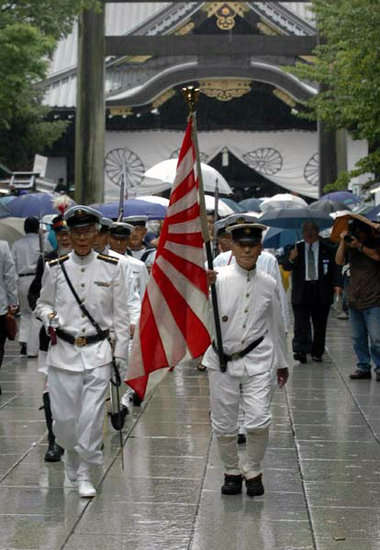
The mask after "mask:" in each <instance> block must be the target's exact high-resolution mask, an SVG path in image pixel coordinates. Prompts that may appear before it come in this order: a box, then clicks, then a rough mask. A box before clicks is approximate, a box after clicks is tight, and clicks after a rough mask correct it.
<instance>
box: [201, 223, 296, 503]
mask: <svg viewBox="0 0 380 550" xmlns="http://www.w3.org/2000/svg"><path fill="white" fill-rule="evenodd" d="M263 229H265V226H263V225H261V224H258V223H246V224H238V225H235V226H231V227H229V228H228V231H229V232H230V233H231V237H232V251H233V254H234V256H235V258H236V263H234V264H231V265H229V266H226V267H222V268H221V269H220V270H218V275H217V278H216V289H217V294H218V302H219V314H220V319H221V330H222V337H223V347H224V354H225V359H226V361H227V370H226V372H222V371H221V370H220V364H219V358H218V354H217V352H216V350H215V344H213V346H210V348H209V349H208V350H207V352H206V354H205V356H204V358H203V361H202V363H203V364H204V365H205V366H207V368H208V375H209V381H210V401H211V421H212V427H213V431H214V433H215V435H216V438H217V444H218V450H219V454H220V457H221V459H222V461H223V464H224V472H225V475H224V485H223V486H222V493H223V494H225V495H235V494H239V493H241V491H242V482H243V477H244V478H245V482H246V488H247V495H249V496H252V497H253V496H258V495H262V494H263V493H264V486H263V483H262V461H263V458H264V454H265V450H266V447H267V443H268V433H269V426H270V424H271V411H270V405H271V398H272V394H273V391H274V388H275V381H276V379H277V382H278V384H279V386H280V387H282V386H283V385H284V384H285V383H286V381H287V379H288V363H287V352H286V342H285V333H284V328H283V322H282V318H281V305H280V297H279V289H278V285H277V283H276V281H275V280H274V279H273V278H272V277H271V276H270V275H267V274H266V273H264V272H262V271H258V270H256V262H257V259H258V257H259V255H260V252H261V249H262V247H261V235H262V231H263ZM211 273H212V272H211ZM240 400H241V401H242V403H243V407H244V410H245V427H246V430H247V449H246V450H247V453H246V455H245V456H244V459H243V458H242V461H241V463H240V464H239V456H238V450H237V441H236V435H237V433H238V413H239V402H240Z"/></svg>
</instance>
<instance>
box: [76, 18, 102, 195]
mask: <svg viewBox="0 0 380 550" xmlns="http://www.w3.org/2000/svg"><path fill="white" fill-rule="evenodd" d="M104 52H105V16H104V9H103V10H102V11H99V13H98V12H95V11H93V10H84V11H83V12H82V14H81V16H80V18H79V29H78V76H77V80H78V84H77V111H76V128H75V200H76V202H78V203H79V204H91V203H94V202H103V200H104V135H105V104H104V74H105V69H104Z"/></svg>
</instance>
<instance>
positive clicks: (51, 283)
mask: <svg viewBox="0 0 380 550" xmlns="http://www.w3.org/2000/svg"><path fill="white" fill-rule="evenodd" d="M64 258H65V256H64ZM115 260H116V258H115ZM64 265H65V268H66V271H67V274H68V276H69V278H70V280H71V282H72V284H73V286H74V288H75V290H76V292H77V294H78V296H79V298H80V299H81V300H82V301H83V303H84V305H85V306H86V308H87V309H88V311H89V313H90V314H91V315H92V317H93V318H94V319H95V321H96V322H97V323H98V324H99V326H100V328H101V329H102V330H107V329H108V330H111V331H112V333H113V335H114V337H115V349H114V354H115V357H121V358H123V359H127V358H128V344H129V315H128V286H127V282H126V280H125V272H124V271H123V269H122V268H121V267H120V264H119V262H112V261H109V260H104V259H101V254H98V253H96V252H94V251H91V252H90V254H88V255H87V256H78V255H77V254H76V253H75V252H70V254H69V255H68V259H67V260H65V262H64ZM54 311H56V312H57V319H58V327H59V328H61V329H62V330H64V331H65V332H67V333H69V334H71V335H72V336H74V337H79V336H89V335H92V334H96V330H95V328H94V327H93V325H92V323H91V322H90V321H89V319H88V318H87V316H86V315H85V314H84V313H82V311H81V309H80V307H79V305H78V303H77V301H76V300H75V298H74V296H73V294H72V292H71V290H70V288H69V286H68V284H67V281H66V279H65V277H64V274H63V272H62V268H61V266H60V263H59V261H57V260H53V261H52V262H48V263H47V264H46V266H45V270H44V274H43V278H42V288H41V294H40V297H39V299H38V301H37V305H36V309H35V315H36V317H38V318H39V319H41V320H42V321H43V323H44V325H45V326H46V327H48V326H49V317H48V316H49V313H52V312H54ZM111 360H112V352H111V347H110V344H109V342H108V341H107V340H102V341H100V342H96V343H94V344H90V345H87V346H83V347H79V346H76V345H74V344H70V343H69V342H65V341H64V340H62V339H61V338H59V337H57V344H56V345H54V346H53V345H50V347H49V351H48V355H47V364H48V365H49V366H53V367H57V368H60V369H64V370H68V371H74V372H81V371H83V370H87V369H93V368H95V367H100V366H102V365H106V364H108V363H110V362H111Z"/></svg>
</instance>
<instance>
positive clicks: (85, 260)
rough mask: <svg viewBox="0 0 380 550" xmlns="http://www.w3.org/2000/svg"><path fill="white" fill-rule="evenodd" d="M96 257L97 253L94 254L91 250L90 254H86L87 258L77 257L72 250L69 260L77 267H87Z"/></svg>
mask: <svg viewBox="0 0 380 550" xmlns="http://www.w3.org/2000/svg"><path fill="white" fill-rule="evenodd" d="M96 255H97V252H94V251H93V250H91V252H90V253H89V254H87V256H79V255H78V254H77V253H76V252H74V250H73V251H72V253H71V259H72V260H73V262H74V263H76V264H78V265H87V264H89V263H90V262H92V260H93V259H94V258H95V256H96Z"/></svg>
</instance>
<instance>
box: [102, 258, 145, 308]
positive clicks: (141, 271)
mask: <svg viewBox="0 0 380 550" xmlns="http://www.w3.org/2000/svg"><path fill="white" fill-rule="evenodd" d="M112 252H113V251H112ZM109 253H111V250H109ZM124 258H125V259H126V260H127V261H128V263H129V264H130V265H131V266H132V274H133V277H134V278H135V280H136V287H137V291H138V293H139V295H140V300H142V299H143V298H144V294H145V289H146V285H147V284H148V281H149V272H148V270H147V268H146V265H145V264H144V262H141V261H140V260H138V259H137V258H134V257H133V256H128V254H125V256H124Z"/></svg>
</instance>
